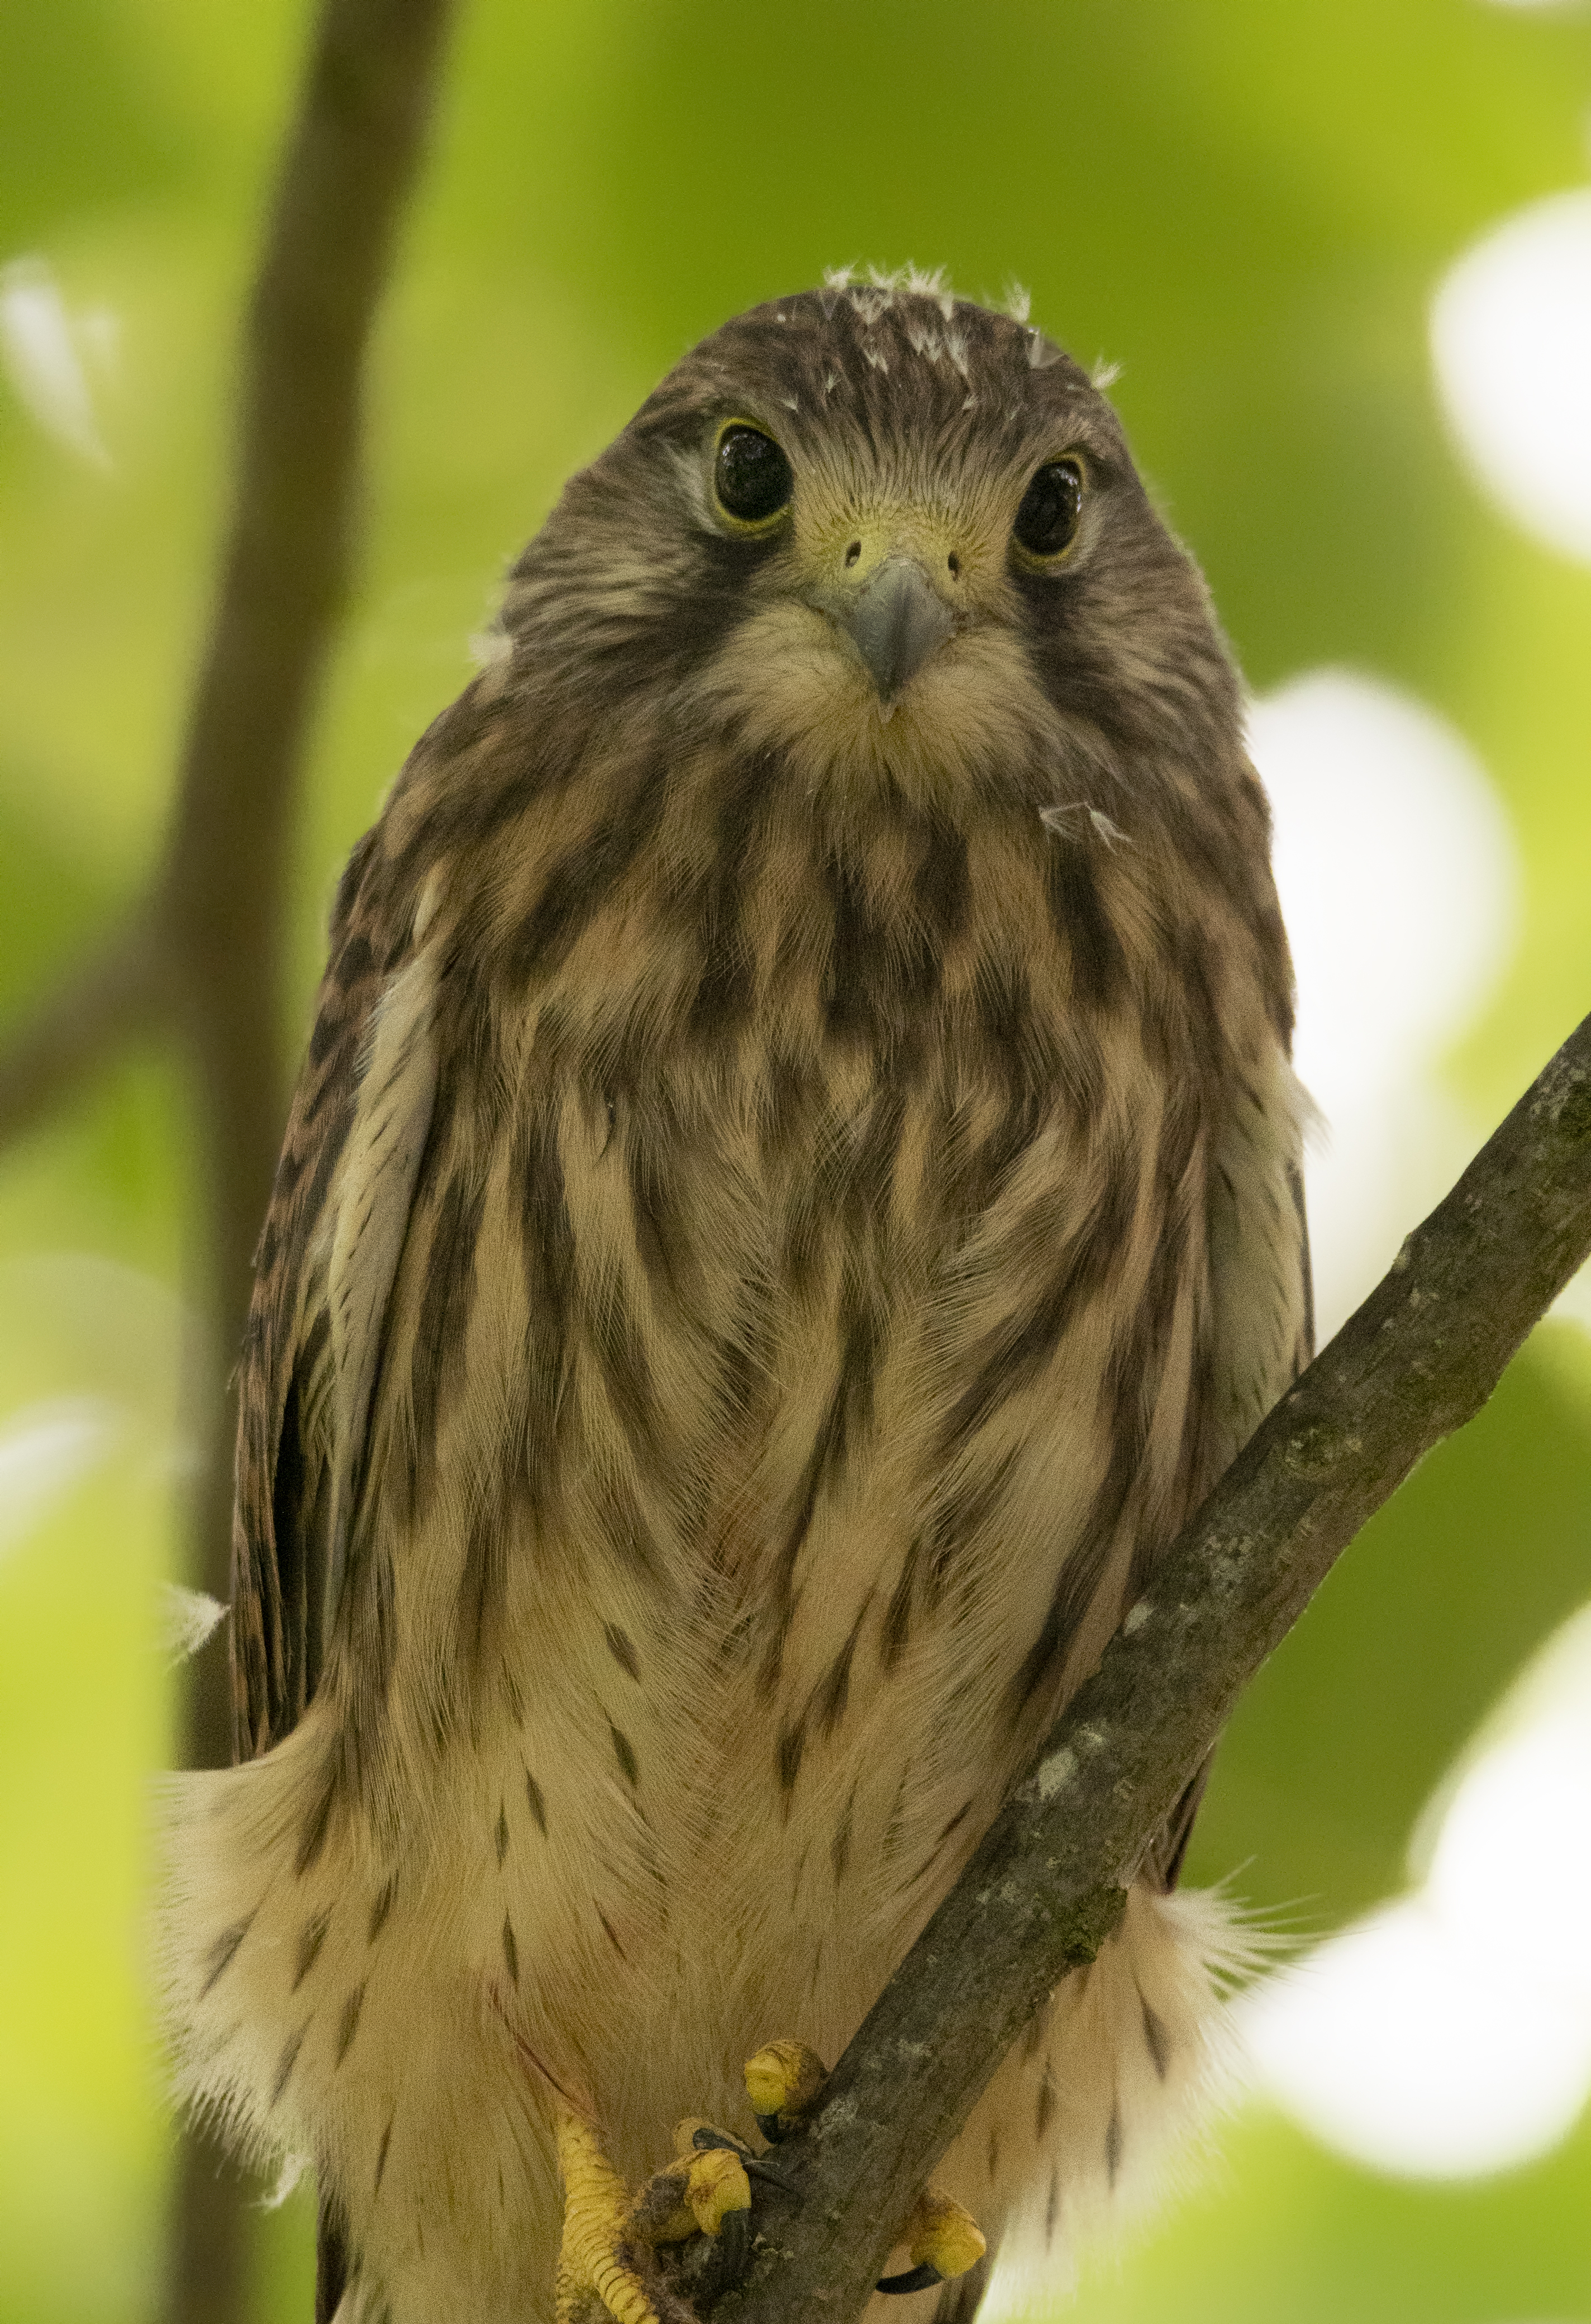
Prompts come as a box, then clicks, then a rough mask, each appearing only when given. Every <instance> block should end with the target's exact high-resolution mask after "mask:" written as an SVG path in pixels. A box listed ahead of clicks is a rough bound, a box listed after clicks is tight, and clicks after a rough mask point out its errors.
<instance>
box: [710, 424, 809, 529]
mask: <svg viewBox="0 0 1591 2324" xmlns="http://www.w3.org/2000/svg"><path fill="white" fill-rule="evenodd" d="M795 489H796V478H795V476H794V475H793V474H792V472H791V467H790V463H789V462H788V460H786V457H785V456H784V454H783V453H782V452H781V451H780V449H779V447H778V446H777V444H776V443H775V442H774V439H773V438H772V437H771V436H765V435H764V434H763V432H762V430H761V429H760V428H752V427H750V426H749V425H748V423H747V422H746V421H745V420H731V421H730V423H729V426H728V427H727V428H725V429H723V430H722V433H721V434H720V436H719V438H718V457H717V458H716V459H715V460H714V462H713V490H714V492H715V493H717V494H718V499H719V505H720V506H721V507H722V510H723V511H724V513H725V514H726V515H728V516H732V517H733V518H734V519H735V521H736V522H737V523H739V524H767V523H768V521H769V520H770V519H771V518H773V517H776V516H777V515H778V514H779V512H780V511H781V510H783V509H786V508H787V507H788V506H789V504H790V495H791V493H793V492H794V491H795Z"/></svg>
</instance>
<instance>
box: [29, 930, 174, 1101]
mask: <svg viewBox="0 0 1591 2324" xmlns="http://www.w3.org/2000/svg"><path fill="white" fill-rule="evenodd" d="M166 970H167V963H166V956H165V947H164V945H163V944H162V942H161V928H160V926H159V922H158V919H157V918H156V916H155V915H154V914H153V913H152V911H151V910H150V909H149V908H147V906H146V907H145V908H143V909H141V910H139V911H136V912H134V913H133V915H132V916H131V917H130V918H128V919H126V920H124V922H123V924H122V926H121V927H119V928H117V929H116V930H115V933H114V934H113V935H112V936H108V937H106V938H105V939H104V940H103V941H102V942H101V943H100V944H99V945H97V947H96V948H95V949H94V950H92V951H90V952H89V953H88V954H87V956H86V957H85V958H83V959H81V960H78V961H77V962H75V963H74V964H73V965H72V967H71V968H69V970H68V971H67V973H66V974H65V975H64V976H63V977H62V978H61V980H60V983H59V984H57V985H56V986H54V987H53V989H52V990H51V991H49V992H47V993H46V994H45V996H44V998H43V1000H42V1001H39V1002H38V1003H36V1004H35V1006H34V1008H33V1010H32V1012H31V1014H30V1015H28V1016H27V1017H26V1018H25V1019H24V1020H23V1023H22V1024H21V1025H20V1026H19V1027H17V1028H15V1029H14V1031H13V1033H12V1035H11V1038H10V1041H9V1043H8V1045H7V1047H6V1048H5V1052H4V1053H3V1054H0V1146H5V1145H8V1144H9V1143H10V1141H11V1140H12V1139H15V1138H21V1137H23V1136H25V1134H26V1133H27V1131H28V1130H32V1129H33V1128H34V1127H35V1126H36V1125H37V1124H38V1123H39V1122H41V1120H43V1119H44V1118H45V1116H46V1115H47V1114H48V1113H50V1112H51V1111H52V1110H53V1109H54V1107H55V1106H56V1105H57V1104H59V1103H60V1100H61V1099H62V1098H63V1097H65V1096H66V1094H67V1093H68V1092H69V1090H71V1089H74V1088H75V1087H76V1086H77V1085H78V1084H79V1083H80V1082H82V1081H84V1080H86V1079H87V1076H88V1074H91V1073H92V1072H93V1070H94V1068H95V1067H96V1066H97V1065H99V1064H100V1063H101V1062H102V1061H103V1060H104V1059H105V1058H106V1056H110V1055H111V1054H112V1053H113V1052H114V1051H115V1050H116V1049H118V1048H120V1047H122V1045H123V1043H124V1042H125V1041H128V1040H131V1039H133V1037H135V1036H136V1035H137V1034H139V1033H141V1032H143V1030H145V1028H147V1027H148V1026H150V1025H151V1024H152V1023H155V1022H157V1021H158V1020H159V1019H160V1017H161V1011H162V1008H163V1006H164V1003H165V1001H166V999H167V993H166Z"/></svg>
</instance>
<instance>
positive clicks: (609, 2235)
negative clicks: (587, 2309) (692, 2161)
mask: <svg viewBox="0 0 1591 2324" xmlns="http://www.w3.org/2000/svg"><path fill="white" fill-rule="evenodd" d="M556 2126H557V2141H558V2169H559V2170H560V2171H561V2172H562V2173H563V2179H564V2238H563V2242H562V2245H561V2246H560V2247H559V2251H558V2272H557V2292H556V2309H557V2319H558V2324H577V2319H578V2313H579V2310H580V2308H581V2305H582V2296H583V2295H584V2294H585V2293H589V2292H594V2293H595V2295H596V2297H597V2298H598V2300H600V2301H601V2302H602V2306H603V2307H604V2308H605V2309H606V2310H607V2311H608V2313H609V2315H610V2316H612V2317H614V2318H616V2319H618V2324H658V2311H657V2310H656V2309H655V2308H654V2307H653V2305H652V2303H651V2301H650V2300H649V2299H648V2297H647V2291H646V2286H645V2285H644V2284H643V2283H642V2282H641V2280H640V2278H639V2275H637V2274H636V2273H635V2271H634V2269H633V2268H630V2267H628V2266H627V2265H626V2264H625V2263H624V2261H623V2260H622V2259H621V2257H620V2255H619V2254H620V2248H621V2246H622V2244H623V2242H624V2239H625V2233H626V2228H627V2225H628V2221H629V2215H630V2198H629V2196H628V2194H627V2193H626V2191H625V2188H624V2181H622V2180H621V2178H620V2176H619V2173H618V2172H616V2171H615V2170H614V2168H613V2166H612V2163H610V2162H609V2160H608V2158H607V2156H606V2155H605V2154H604V2153H602V2146H601V2144H600V2143H599V2141H598V2138H597V2135H596V2133H595V2131H594V2130H593V2128H592V2126H591V2125H590V2124H589V2123H587V2122H583V2121H582V2120H581V2119H580V2117H579V2116H578V2115H575V2114H572V2113H570V2112H569V2110H568V2109H567V2107H559V2108H558V2112H557V2118H556Z"/></svg>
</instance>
